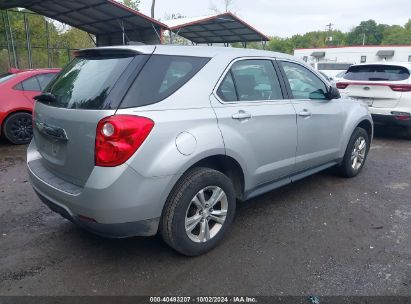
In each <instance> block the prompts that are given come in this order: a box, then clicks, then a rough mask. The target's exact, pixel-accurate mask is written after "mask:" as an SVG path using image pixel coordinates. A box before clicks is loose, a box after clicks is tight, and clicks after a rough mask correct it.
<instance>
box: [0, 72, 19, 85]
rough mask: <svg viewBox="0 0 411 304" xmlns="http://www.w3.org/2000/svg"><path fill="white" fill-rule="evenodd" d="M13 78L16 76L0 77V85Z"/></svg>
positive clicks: (8, 74) (6, 75)
mask: <svg viewBox="0 0 411 304" xmlns="http://www.w3.org/2000/svg"><path fill="white" fill-rule="evenodd" d="M15 76H16V74H11V73H7V74H3V75H0V83H4V82H6V81H7V80H9V79H12V78H14V77H15Z"/></svg>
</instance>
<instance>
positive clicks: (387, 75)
mask: <svg viewBox="0 0 411 304" xmlns="http://www.w3.org/2000/svg"><path fill="white" fill-rule="evenodd" d="M409 77H410V71H409V70H408V69H406V68H404V67H401V66H395V65H358V66H352V67H350V68H349V69H348V71H347V73H346V74H345V76H344V79H347V80H360V81H401V80H406V79H408V78H409Z"/></svg>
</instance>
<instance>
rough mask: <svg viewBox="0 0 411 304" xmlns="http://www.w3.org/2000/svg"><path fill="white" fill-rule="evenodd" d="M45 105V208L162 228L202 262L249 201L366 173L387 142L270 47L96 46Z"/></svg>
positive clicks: (40, 104)
mask: <svg viewBox="0 0 411 304" xmlns="http://www.w3.org/2000/svg"><path fill="white" fill-rule="evenodd" d="M36 100H37V102H36V105H35V109H34V126H35V127H34V140H33V141H32V142H31V144H30V146H29V149H28V153H27V165H28V170H29V174H30V178H31V182H32V185H33V187H34V190H35V191H36V192H37V193H38V195H39V197H40V198H41V200H42V201H43V202H44V203H45V204H46V205H47V206H49V207H50V208H51V209H52V210H54V211H56V212H58V213H60V214H61V215H62V216H64V217H65V218H67V219H69V220H70V221H72V222H74V223H76V224H78V225H80V226H82V227H84V228H86V229H88V230H90V231H92V232H94V233H97V234H100V235H103V236H109V237H130V236H137V235H139V236H150V235H154V234H156V233H157V232H158V231H159V232H160V233H161V235H162V236H163V238H164V240H165V241H166V242H167V243H168V244H169V245H170V246H171V247H173V248H174V249H176V250H177V251H179V252H181V253H183V254H185V255H189V256H195V255H199V254H202V253H205V252H207V251H208V250H210V249H212V248H213V247H215V246H216V245H217V243H218V242H219V241H220V240H221V239H222V237H223V235H224V233H225V232H226V230H227V229H228V227H229V226H230V225H231V223H232V221H233V219H234V213H235V209H236V201H237V200H248V199H250V198H252V197H255V196H257V195H260V194H262V193H265V192H267V191H271V190H273V189H275V188H278V187H281V186H284V185H286V184H289V183H291V182H294V181H296V180H299V179H301V178H303V177H306V176H308V175H311V174H314V173H316V172H319V171H321V170H324V169H326V168H328V167H332V166H336V167H337V168H338V169H339V171H340V172H341V174H342V175H344V176H346V177H353V176H355V175H357V174H358V173H359V172H360V171H361V169H362V167H363V165H364V162H365V160H366V157H367V153H368V150H369V147H370V142H371V139H372V136H373V124H372V119H371V116H370V114H369V112H368V108H367V106H365V105H363V104H361V103H360V102H358V101H355V100H352V99H347V100H345V99H341V98H340V94H339V92H338V90H337V89H336V88H334V87H332V86H330V85H329V83H328V82H327V81H326V80H324V78H322V76H321V75H319V74H318V73H317V72H315V71H314V70H312V69H311V68H310V67H308V66H306V65H305V64H304V63H303V62H300V61H298V60H297V59H295V58H294V57H292V56H288V55H285V54H279V53H272V52H267V51H256V50H247V49H233V48H217V47H177V46H165V45H160V46H130V47H110V48H96V49H90V50H82V51H78V52H77V53H76V58H75V59H74V60H73V61H72V62H71V63H70V64H69V65H68V66H67V67H66V68H65V69H64V70H63V71H62V72H61V73H60V74H59V76H58V77H57V78H56V79H55V80H53V81H52V82H51V83H50V84H49V86H48V87H47V88H46V90H45V92H44V93H43V94H42V95H40V96H37V97H36Z"/></svg>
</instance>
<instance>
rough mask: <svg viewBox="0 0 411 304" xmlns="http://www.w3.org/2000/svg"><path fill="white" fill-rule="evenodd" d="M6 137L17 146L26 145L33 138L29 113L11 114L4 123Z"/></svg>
mask: <svg viewBox="0 0 411 304" xmlns="http://www.w3.org/2000/svg"><path fill="white" fill-rule="evenodd" d="M4 137H5V138H6V139H7V140H8V141H10V142H11V143H12V144H15V145H26V144H28V143H30V141H31V138H32V137H33V126H32V121H31V115H30V114H29V113H23V112H21V113H14V114H11V115H10V116H9V117H8V118H7V119H6V121H5V122H4Z"/></svg>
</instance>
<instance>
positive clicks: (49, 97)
mask: <svg viewBox="0 0 411 304" xmlns="http://www.w3.org/2000/svg"><path fill="white" fill-rule="evenodd" d="M34 100H36V101H38V102H42V103H53V102H56V101H57V99H56V96H54V95H53V94H51V93H42V94H40V95H38V96H35V97H34Z"/></svg>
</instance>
